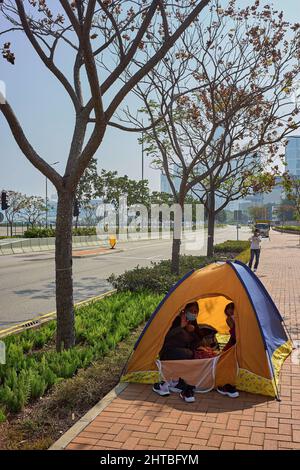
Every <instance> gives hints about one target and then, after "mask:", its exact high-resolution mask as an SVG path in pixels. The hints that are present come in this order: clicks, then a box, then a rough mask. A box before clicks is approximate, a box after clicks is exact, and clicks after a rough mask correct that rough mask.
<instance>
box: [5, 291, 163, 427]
mask: <svg viewBox="0 0 300 470" xmlns="http://www.w3.org/2000/svg"><path fill="white" fill-rule="evenodd" d="M160 299H161V297H160V296H159V295H155V294H147V293H143V294H142V293H140V294H132V293H130V292H126V293H125V292H124V293H117V294H114V295H112V296H111V297H108V298H104V299H102V300H101V301H98V302H94V303H91V304H89V305H87V306H82V307H80V308H78V309H77V310H76V340H77V341H76V346H75V347H74V348H73V349H70V350H68V351H63V352H61V353H57V352H56V351H55V347H54V346H55V345H54V339H55V330H56V322H55V321H52V322H49V323H48V324H47V325H44V326H42V327H41V328H40V329H38V330H27V331H25V332H23V333H21V334H19V335H14V336H10V337H7V338H5V339H4V342H5V345H6V364H5V365H0V421H1V420H2V421H3V420H4V419H5V414H7V412H18V411H20V410H22V408H23V407H24V406H25V405H26V404H27V403H28V402H29V401H30V400H32V399H35V398H39V397H41V396H43V395H44V394H45V392H46V391H47V390H48V389H49V388H50V387H51V386H53V384H55V383H57V382H59V381H61V380H63V379H66V378H69V377H72V376H73V375H74V374H75V373H76V372H77V370H78V369H80V368H85V367H87V366H88V365H89V364H91V363H92V362H93V361H94V360H96V359H100V358H102V357H103V356H105V355H106V354H108V353H109V351H110V350H112V349H114V348H115V347H116V345H117V344H118V343H119V342H120V341H122V340H123V339H124V338H126V337H127V336H128V335H129V333H130V331H131V330H132V329H133V328H135V327H137V326H138V325H139V324H140V323H142V322H143V321H145V320H147V319H148V318H149V316H150V315H151V313H152V312H153V310H154V309H155V307H156V305H157V304H158V302H159V301H160Z"/></svg>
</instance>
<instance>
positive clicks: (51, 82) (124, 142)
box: [0, 0, 300, 196]
mask: <svg viewBox="0 0 300 470" xmlns="http://www.w3.org/2000/svg"><path fill="white" fill-rule="evenodd" d="M53 1H54V0H52V1H51V0H50V1H48V4H49V6H51V4H52V3H53ZM262 3H263V2H262ZM272 3H273V4H274V5H275V7H276V8H278V9H283V10H284V12H285V16H286V18H287V19H288V20H291V21H294V22H296V21H300V13H299V0H274V1H273V2H272ZM238 4H240V5H246V4H248V2H246V1H244V0H239V2H238ZM5 41H11V42H12V43H13V50H14V52H15V54H16V63H15V65H14V66H12V65H10V64H9V63H7V62H6V61H4V60H2V58H0V80H2V81H4V82H5V83H6V87H7V98H8V100H9V102H10V103H11V105H12V106H13V108H14V110H15V112H16V115H17V117H18V119H19V120H20V122H21V123H22V124H23V126H24V129H25V132H26V135H27V136H28V138H29V140H30V141H31V143H32V144H33V146H34V148H35V149H36V150H37V151H38V152H39V154H40V155H41V156H42V157H43V158H45V159H46V160H47V161H48V162H49V163H52V162H55V161H60V162H61V163H60V164H58V165H57V166H56V168H57V169H58V170H59V171H60V173H63V170H64V163H65V161H66V157H67V152H68V148H69V144H70V138H71V132H72V129H73V109H72V105H71V104H70V101H69V98H68V96H66V94H65V93H64V90H63V88H62V86H61V85H60V84H59V83H58V82H57V80H56V79H55V78H53V77H52V74H50V73H49V72H48V71H47V69H46V67H45V66H44V65H43V64H42V63H41V61H40V59H39V58H38V57H37V55H36V54H35V53H34V51H33V50H32V48H31V46H29V45H28V42H27V40H26V38H25V36H23V35H20V34H18V33H10V34H9V35H7V37H6V38H5ZM3 42H4V39H3V38H2V40H1V41H0V44H1V45H2V43H3ZM64 59H65V58H64ZM64 65H65V66H66V67H67V65H68V64H67V63H65V64H64ZM137 138H138V136H137V135H136V134H133V133H125V132H122V131H119V130H115V129H112V128H110V129H108V130H107V132H106V135H105V138H104V141H103V145H102V146H101V149H100V150H98V152H97V154H96V156H97V158H98V168H99V169H100V168H105V169H111V170H117V171H118V172H119V174H120V175H123V174H127V175H128V176H129V177H131V178H135V179H139V178H141V147H140V146H139V145H138V143H137ZM145 177H146V178H149V180H150V187H151V189H154V190H158V189H159V172H158V171H157V170H153V169H151V168H149V166H148V165H147V164H146V165H145ZM49 186H50V189H49V196H51V194H53V193H54V192H55V190H54V188H53V187H51V185H49ZM4 188H5V189H13V190H16V191H21V192H23V193H26V194H36V195H42V196H44V195H45V177H44V176H43V175H42V174H41V173H39V172H38V171H37V170H36V169H35V168H34V167H33V166H32V165H31V163H29V162H28V161H27V159H26V158H25V157H24V155H23V154H22V152H21V151H20V149H19V147H18V146H17V145H16V143H15V142H14V139H13V137H12V135H11V133H10V129H9V127H8V126H7V124H6V121H5V119H4V118H3V116H2V114H1V113H0V190H1V189H4Z"/></svg>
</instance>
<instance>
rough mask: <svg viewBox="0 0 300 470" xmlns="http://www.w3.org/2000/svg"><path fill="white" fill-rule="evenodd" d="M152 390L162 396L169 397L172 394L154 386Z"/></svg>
mask: <svg viewBox="0 0 300 470" xmlns="http://www.w3.org/2000/svg"><path fill="white" fill-rule="evenodd" d="M152 390H153V392H155V393H157V394H158V395H160V396H161V397H168V396H169V395H170V392H162V391H161V390H156V389H155V388H152Z"/></svg>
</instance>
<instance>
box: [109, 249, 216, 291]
mask: <svg viewBox="0 0 300 470" xmlns="http://www.w3.org/2000/svg"><path fill="white" fill-rule="evenodd" d="M212 261H214V258H211V259H208V258H207V257H206V256H180V270H179V274H174V273H172V272H171V261H170V260H163V261H160V262H157V263H155V262H152V263H151V266H149V267H140V266H137V267H136V268H134V269H130V270H129V271H125V272H124V273H123V274H121V275H119V276H116V275H115V274H112V275H111V276H110V277H109V278H108V279H107V280H108V282H110V283H111V284H112V285H113V287H114V288H115V289H117V290H118V291H119V292H123V291H131V292H143V291H150V292H156V293H159V294H166V293H167V292H168V291H169V289H170V288H171V287H172V285H173V284H175V283H176V282H177V281H178V280H179V279H180V278H181V277H182V276H184V275H185V274H186V273H187V272H189V271H191V270H192V269H199V268H202V267H204V266H206V265H207V264H208V263H210V262H212Z"/></svg>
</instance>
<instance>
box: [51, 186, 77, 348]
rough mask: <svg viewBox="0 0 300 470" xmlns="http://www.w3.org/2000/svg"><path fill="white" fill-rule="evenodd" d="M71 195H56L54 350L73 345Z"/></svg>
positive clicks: (63, 192)
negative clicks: (55, 313) (55, 323)
mask: <svg viewBox="0 0 300 470" xmlns="http://www.w3.org/2000/svg"><path fill="white" fill-rule="evenodd" d="M73 199H74V194H72V193H70V192H66V191H62V192H59V193H58V205H57V217H56V241H55V248H56V250H55V268H56V311H57V335H56V349H57V351H61V350H62V349H68V348H71V347H72V346H74V344H75V319H74V303H73V278H72V221H73Z"/></svg>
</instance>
